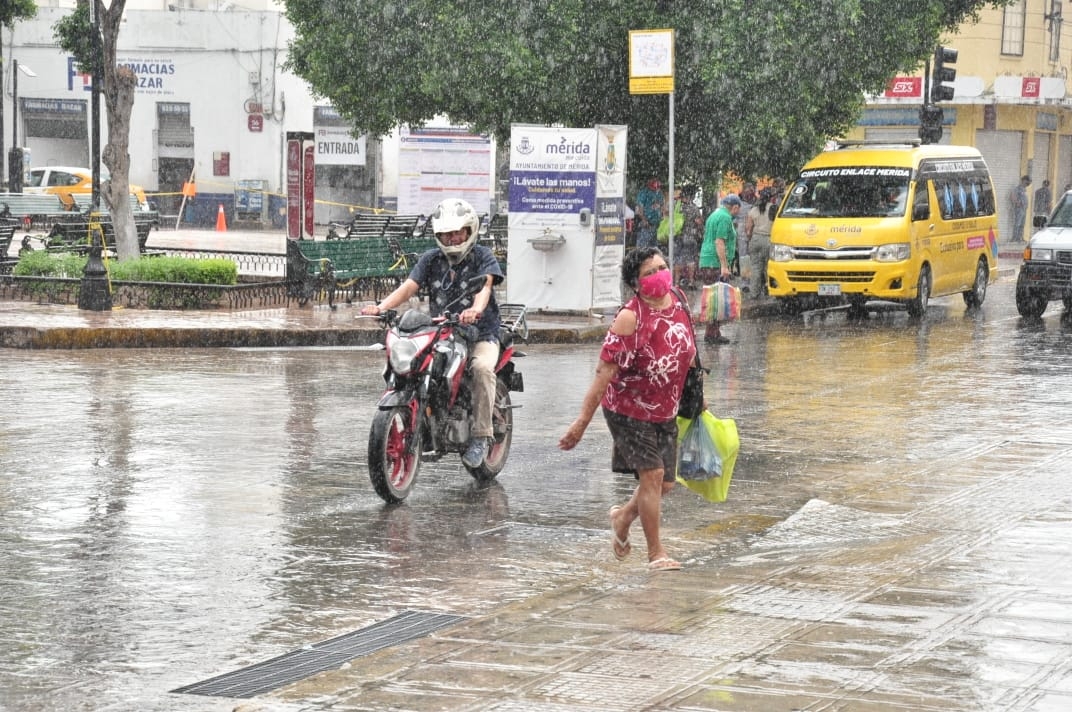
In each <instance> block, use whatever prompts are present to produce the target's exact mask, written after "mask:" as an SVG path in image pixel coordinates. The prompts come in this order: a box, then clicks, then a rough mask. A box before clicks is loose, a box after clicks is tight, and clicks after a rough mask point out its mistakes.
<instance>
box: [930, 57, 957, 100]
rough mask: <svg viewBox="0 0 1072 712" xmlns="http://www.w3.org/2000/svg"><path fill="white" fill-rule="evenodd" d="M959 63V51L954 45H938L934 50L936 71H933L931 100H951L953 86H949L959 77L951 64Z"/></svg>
mask: <svg viewBox="0 0 1072 712" xmlns="http://www.w3.org/2000/svg"><path fill="white" fill-rule="evenodd" d="M956 63H957V51H956V50H955V49H953V48H952V47H942V46H941V45H939V46H938V49H936V50H934V71H933V72H932V73H931V101H933V102H935V103H937V102H939V101H950V100H952V98H953V87H952V86H949V84H952V82H953V80H954V79H956V78H957V70H956V69H954V68H953V67H951V66H949V65H951V64H956Z"/></svg>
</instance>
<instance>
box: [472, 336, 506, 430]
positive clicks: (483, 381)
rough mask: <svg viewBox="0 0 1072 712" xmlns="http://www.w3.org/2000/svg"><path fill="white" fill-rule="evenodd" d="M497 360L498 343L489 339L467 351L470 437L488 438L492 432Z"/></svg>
mask: <svg viewBox="0 0 1072 712" xmlns="http://www.w3.org/2000/svg"><path fill="white" fill-rule="evenodd" d="M498 360H499V345H498V344H497V343H493V342H491V341H480V342H478V343H477V344H475V345H474V346H473V349H472V351H471V352H470V353H469V368H470V369H471V371H472V374H473V381H472V399H473V402H472V407H473V430H472V432H470V433H469V435H470V437H474V438H490V437H491V436H492V435H493V433H494V431H493V430H492V429H491V409H492V406H493V405H494V404H495V363H496V362H497V361H498Z"/></svg>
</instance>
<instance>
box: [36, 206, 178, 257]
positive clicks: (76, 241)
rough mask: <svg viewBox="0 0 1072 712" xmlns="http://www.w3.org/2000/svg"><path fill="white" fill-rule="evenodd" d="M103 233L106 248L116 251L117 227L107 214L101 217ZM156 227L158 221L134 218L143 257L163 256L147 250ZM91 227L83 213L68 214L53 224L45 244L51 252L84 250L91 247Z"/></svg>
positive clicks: (159, 252) (147, 217)
mask: <svg viewBox="0 0 1072 712" xmlns="http://www.w3.org/2000/svg"><path fill="white" fill-rule="evenodd" d="M99 221H100V226H101V232H102V233H103V236H104V247H105V248H107V249H110V250H114V249H115V227H114V226H113V225H112V218H111V216H110V215H108V214H107V213H102V214H101V215H100V217H99ZM154 225H156V221H155V220H153V219H152V218H151V217H149V216H145V217H142V218H141V219H139V218H138V216H137V215H135V216H134V231H135V232H136V233H137V235H138V251H139V252H141V254H142V255H145V256H151V255H155V254H163V252H162V251H148V250H146V248H145V243H146V242H147V241H148V240H149V233H150V232H151V231H152V229H153V226H154ZM89 226H90V217H89V216H88V215H85V214H83V213H67V214H66V216H64V217H59V218H57V219H56V220H54V221H53V222H52V228H51V230H50V231H49V233H48V236H47V237H46V238H45V244H46V245H47V246H48V249H49V250H52V251H59V250H64V251H69V250H84V249H87V248H88V247H89V235H90V233H89Z"/></svg>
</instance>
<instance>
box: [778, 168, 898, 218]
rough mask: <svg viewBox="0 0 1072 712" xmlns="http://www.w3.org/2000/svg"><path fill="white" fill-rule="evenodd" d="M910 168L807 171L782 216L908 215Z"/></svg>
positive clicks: (783, 207)
mask: <svg viewBox="0 0 1072 712" xmlns="http://www.w3.org/2000/svg"><path fill="white" fill-rule="evenodd" d="M910 177H911V170H910V169H908V168H884V167H875V166H859V167H851V166H847V167H842V168H822V169H816V170H813V171H803V172H801V174H800V178H798V179H797V181H796V183H794V184H793V188H792V190H790V191H789V197H788V198H786V201H785V205H783V206H782V211H781V212H780V213H779V214H778V215H779V217H809V218H837V217H853V218H884V217H897V216H902V215H904V214H905V209H906V205H907V202H908V200H907V199H908V181H909V178H910Z"/></svg>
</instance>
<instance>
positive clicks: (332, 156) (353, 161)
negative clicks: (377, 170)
mask: <svg viewBox="0 0 1072 712" xmlns="http://www.w3.org/2000/svg"><path fill="white" fill-rule="evenodd" d="M313 140H314V141H315V142H316V165H318V166H363V165H365V137H364V136H361V137H359V138H354V137H353V136H351V135H350V130H349V129H347V128H346V127H344V126H318V127H317V128H316V130H315V131H314V132H313Z"/></svg>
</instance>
